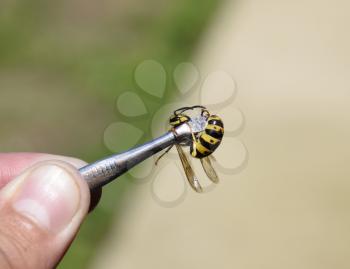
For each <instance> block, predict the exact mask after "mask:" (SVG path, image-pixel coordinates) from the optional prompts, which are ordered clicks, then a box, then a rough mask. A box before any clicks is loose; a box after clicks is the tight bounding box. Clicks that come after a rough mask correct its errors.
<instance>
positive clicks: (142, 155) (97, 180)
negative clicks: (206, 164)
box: [79, 124, 192, 190]
mask: <svg viewBox="0 0 350 269" xmlns="http://www.w3.org/2000/svg"><path fill="white" fill-rule="evenodd" d="M191 136H192V129H191V126H190V124H182V125H180V126H178V127H176V128H173V129H172V130H170V131H169V132H167V133H166V134H164V135H162V136H160V137H158V138H156V139H154V140H152V141H149V142H147V143H145V144H143V145H140V146H138V147H135V148H132V149H130V150H127V151H125V152H122V153H119V154H115V155H112V156H109V157H107V158H104V159H102V160H99V161H96V162H94V163H91V164H89V165H87V166H84V167H83V168H81V169H79V172H80V174H81V175H82V176H83V178H84V179H85V180H86V181H87V183H88V185H89V188H90V189H91V190H93V189H96V188H100V187H102V186H104V185H106V184H107V183H109V182H111V181H113V180H115V179H117V178H118V177H120V176H121V175H123V174H124V173H126V172H127V171H129V170H130V169H131V168H133V167H134V166H135V165H137V164H139V163H141V162H142V161H144V160H146V159H147V158H149V157H151V156H153V155H154V154H156V153H158V152H160V151H161V150H163V149H166V148H168V147H170V146H172V145H174V144H176V143H181V142H183V141H185V140H186V139H187V140H188V139H191Z"/></svg>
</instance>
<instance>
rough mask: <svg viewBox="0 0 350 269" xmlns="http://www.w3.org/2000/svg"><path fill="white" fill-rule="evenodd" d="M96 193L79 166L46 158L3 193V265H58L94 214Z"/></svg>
mask: <svg viewBox="0 0 350 269" xmlns="http://www.w3.org/2000/svg"><path fill="white" fill-rule="evenodd" d="M89 204H90V191H89V188H88V186H87V184H86V182H85V181H84V180H83V179H82V177H81V175H80V174H79V173H78V172H77V170H76V169H75V168H74V167H73V166H72V165H70V164H68V163H65V162H62V161H45V162H41V163H38V164H36V165H34V166H33V167H31V168H30V169H28V170H26V171H24V172H23V173H22V174H20V175H19V176H18V177H17V178H15V179H14V180H12V181H11V182H10V183H9V184H7V185H6V186H5V187H4V188H3V189H2V190H1V191H0V216H1V217H0V268H28V269H31V268H39V269H40V268H43V269H45V268H53V267H54V266H55V265H56V264H57V263H58V261H59V260H60V259H61V257H62V256H63V254H64V253H65V251H66V249H67V248H68V247H69V245H70V243H71V241H72V240H73V238H74V236H75V235H76V233H77V231H78V229H79V226H80V224H81V222H82V221H83V219H84V217H85V215H86V214H87V212H88V208H89Z"/></svg>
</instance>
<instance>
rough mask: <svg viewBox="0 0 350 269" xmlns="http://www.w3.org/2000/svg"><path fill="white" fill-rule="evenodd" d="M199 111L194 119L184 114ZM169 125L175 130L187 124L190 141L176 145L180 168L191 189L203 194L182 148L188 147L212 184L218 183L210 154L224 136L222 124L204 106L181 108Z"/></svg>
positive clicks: (172, 117)
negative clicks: (190, 132)
mask: <svg viewBox="0 0 350 269" xmlns="http://www.w3.org/2000/svg"><path fill="white" fill-rule="evenodd" d="M195 109H200V110H201V112H200V115H199V116H198V117H196V118H192V117H190V116H189V115H188V114H186V112H187V111H190V110H192V111H193V110H195ZM169 123H170V125H171V126H172V127H173V128H175V127H178V126H179V125H182V124H189V125H190V127H191V129H192V139H191V140H190V141H185V142H182V143H179V144H175V145H176V149H177V151H178V154H179V157H180V160H181V163H182V166H183V168H184V171H185V174H186V177H187V180H188V182H189V183H190V185H191V187H192V188H193V189H194V190H195V191H196V192H203V188H202V186H201V185H200V183H199V181H198V179H197V177H196V175H195V173H194V171H193V169H192V166H191V164H190V161H189V159H188V158H187V155H186V154H185V152H184V151H183V149H182V147H184V146H190V154H191V156H192V157H194V158H197V159H200V161H201V163H202V166H203V169H204V171H205V173H206V175H207V176H208V178H209V179H210V180H211V181H212V182H213V183H218V182H219V177H218V175H217V173H216V171H215V169H214V168H213V165H212V162H214V161H215V158H214V157H213V156H212V153H213V152H214V151H215V150H216V149H217V148H218V147H219V145H220V143H221V141H222V139H223V136H224V123H223V121H222V119H221V118H220V117H219V116H217V115H210V113H209V111H208V110H207V109H206V108H205V107H204V106H192V107H183V108H180V109H177V110H175V111H174V113H173V114H172V115H171V117H170V120H169ZM171 148H172V146H171V147H169V148H168V149H167V150H166V151H165V152H164V153H163V154H162V155H161V156H160V157H159V158H158V160H157V162H156V163H158V161H159V160H160V159H161V158H162V157H163V156H164V155H165V154H166V153H168V152H169V151H170V150H171Z"/></svg>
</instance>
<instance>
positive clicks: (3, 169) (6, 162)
mask: <svg viewBox="0 0 350 269" xmlns="http://www.w3.org/2000/svg"><path fill="white" fill-rule="evenodd" d="M48 160H62V161H65V162H68V163H70V164H72V165H73V166H75V167H76V168H81V167H83V166H84V165H86V162H84V161H82V160H79V159H76V158H71V157H65V156H59V155H51V154H44V153H0V188H2V187H3V186H5V185H6V184H7V183H8V182H9V181H10V180H11V179H13V178H14V177H16V176H17V175H19V174H20V173H21V172H22V171H23V170H25V169H27V168H28V167H30V166H32V165H34V164H35V163H37V162H41V161H48Z"/></svg>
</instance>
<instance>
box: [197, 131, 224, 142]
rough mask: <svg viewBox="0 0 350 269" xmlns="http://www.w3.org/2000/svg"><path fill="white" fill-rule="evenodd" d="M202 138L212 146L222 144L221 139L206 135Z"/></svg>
mask: <svg viewBox="0 0 350 269" xmlns="http://www.w3.org/2000/svg"><path fill="white" fill-rule="evenodd" d="M201 138H203V140H204V141H205V142H207V143H210V144H217V143H219V142H220V139H217V138H214V137H212V136H210V135H208V134H206V133H204V134H202V135H201Z"/></svg>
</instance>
